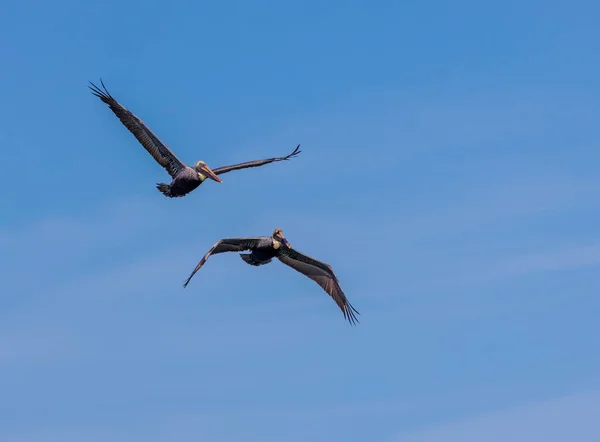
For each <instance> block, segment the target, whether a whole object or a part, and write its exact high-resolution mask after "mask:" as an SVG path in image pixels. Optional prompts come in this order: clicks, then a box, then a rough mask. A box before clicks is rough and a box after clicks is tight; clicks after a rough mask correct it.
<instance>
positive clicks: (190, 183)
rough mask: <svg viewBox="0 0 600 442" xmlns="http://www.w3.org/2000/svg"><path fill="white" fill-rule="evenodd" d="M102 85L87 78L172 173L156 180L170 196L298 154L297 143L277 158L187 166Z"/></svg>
mask: <svg viewBox="0 0 600 442" xmlns="http://www.w3.org/2000/svg"><path fill="white" fill-rule="evenodd" d="M100 83H101V84H102V89H100V88H99V87H98V86H96V85H95V84H94V83H92V82H90V86H88V87H89V88H90V89H91V90H92V93H93V94H94V95H95V96H96V97H98V98H100V100H102V101H103V102H104V103H106V104H107V105H108V107H110V109H111V110H112V111H113V113H114V114H115V115H116V116H117V117H118V118H119V120H121V123H123V125H124V126H125V127H126V128H127V129H128V130H129V131H130V132H131V133H132V134H133V136H135V138H136V139H137V140H138V141H139V143H140V144H141V145H142V146H144V148H145V149H146V150H147V151H148V153H150V155H152V157H153V158H154V159H155V160H156V162H157V163H158V164H160V165H161V166H162V167H163V168H165V170H166V171H167V172H168V173H169V175H171V178H172V181H171V184H165V183H157V185H156V188H157V189H158V190H159V191H160V192H161V193H163V195H165V196H167V197H169V198H176V197H183V196H185V195H187V194H188V193H190V192H191V191H193V190H194V189H196V188H197V187H198V186H200V184H202V183H203V182H204V180H206V179H207V178H210V179H211V180H214V181H216V182H218V183H221V182H222V180H221V178H219V175H222V174H224V173H227V172H231V171H232V170H239V169H246V168H249V167H258V166H264V165H265V164H269V163H273V162H276V161H284V160H289V159H290V158H292V157H295V156H296V155H298V154H299V153H300V152H301V151H300V150H299V149H300V145H299V144H298V146H296V149H294V151H293V152H292V153H290V154H289V155H286V156H284V157H277V158H268V159H264V160H255V161H248V162H245V163H240V164H233V165H231V166H223V167H218V168H216V169H211V168H210V167H208V166H207V165H206V163H205V162H204V161H197V162H196V164H195V165H194V167H191V166H188V165H187V164H185V163H183V162H181V160H180V159H179V158H177V156H176V155H175V154H174V153H173V151H171V149H169V148H168V147H167V145H166V144H164V143H163V142H162V141H160V139H159V138H158V137H157V136H156V135H154V133H152V131H151V130H150V129H149V128H148V126H146V125H145V124H144V122H143V121H142V120H141V119H139V118H138V117H137V116H135V115H134V114H133V113H132V112H131V111H130V110H129V109H127V108H126V107H125V106H123V105H122V104H120V103H119V102H118V101H117V100H115V99H114V98H113V97H112V95H111V94H110V93H109V92H108V90H107V89H106V86H104V82H103V81H102V80H100Z"/></svg>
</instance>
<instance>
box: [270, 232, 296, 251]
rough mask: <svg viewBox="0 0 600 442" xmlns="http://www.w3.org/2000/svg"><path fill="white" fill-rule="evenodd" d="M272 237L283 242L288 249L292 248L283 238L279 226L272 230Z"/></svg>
mask: <svg viewBox="0 0 600 442" xmlns="http://www.w3.org/2000/svg"><path fill="white" fill-rule="evenodd" d="M273 239H274V240H275V241H277V242H279V243H281V244H283V245H284V246H286V247H287V248H288V249H291V248H292V246H291V245H290V243H289V242H288V240H287V239H285V235H284V234H283V231H282V230H281V229H280V228H277V229H275V230H273Z"/></svg>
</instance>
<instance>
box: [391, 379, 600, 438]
mask: <svg viewBox="0 0 600 442" xmlns="http://www.w3.org/2000/svg"><path fill="white" fill-rule="evenodd" d="M598 410H600V390H598V389H595V390H592V391H589V392H586V393H582V394H577V395H572V396H565V397H560V398H556V399H553V400H547V401H540V402H535V403H532V404H528V405H524V406H519V407H514V408H511V409H506V410H501V411H497V412H492V413H489V414H485V415H481V416H474V417H470V418H467V419H463V420H460V421H456V422H450V423H447V424H443V425H439V426H436V427H433V428H427V429H422V430H418V431H415V432H412V433H409V434H406V433H401V434H398V435H396V436H395V437H393V438H392V439H391V442H394V441H398V442H400V441H402V442H445V441H461V442H506V441H511V442H538V441H540V442H575V441H577V442H597V441H598V440H599V439H600V420H599V419H598Z"/></svg>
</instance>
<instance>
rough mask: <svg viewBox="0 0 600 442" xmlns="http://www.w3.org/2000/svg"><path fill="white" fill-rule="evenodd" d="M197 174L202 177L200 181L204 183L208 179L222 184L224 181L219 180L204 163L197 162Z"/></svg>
mask: <svg viewBox="0 0 600 442" xmlns="http://www.w3.org/2000/svg"><path fill="white" fill-rule="evenodd" d="M195 169H196V172H198V175H200V179H201V180H202V181H204V180H205V179H206V178H207V177H208V178H210V179H211V180H215V181H216V182H217V183H222V182H223V181H222V180H221V178H219V177H218V176H217V175H216V174H215V173H214V172H213V171H212V170H210V167H208V166H207V165H206V163H205V162H204V161H197V162H196V166H195Z"/></svg>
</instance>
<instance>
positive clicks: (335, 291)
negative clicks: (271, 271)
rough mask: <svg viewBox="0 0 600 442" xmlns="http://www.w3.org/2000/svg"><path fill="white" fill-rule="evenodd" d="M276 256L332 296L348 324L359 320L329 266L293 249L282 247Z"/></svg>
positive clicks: (356, 312)
mask: <svg viewBox="0 0 600 442" xmlns="http://www.w3.org/2000/svg"><path fill="white" fill-rule="evenodd" d="M277 258H279V260H280V261H281V262H282V263H284V264H286V265H288V266H290V267H291V268H293V269H294V270H297V271H298V272H300V273H303V274H304V275H306V276H308V277H309V278H310V279H312V280H313V281H315V282H316V283H317V284H319V285H320V286H321V288H323V290H325V291H326V292H327V293H328V294H329V296H331V297H332V298H333V300H334V301H335V303H336V304H337V305H338V307H339V308H340V309H341V310H342V312H343V313H344V318H346V319H347V320H348V321H349V322H350V324H354V323H356V322H359V321H358V319H357V318H356V314H360V313H358V311H357V310H356V309H355V308H354V307H352V305H351V304H350V302H348V299H347V298H346V295H344V292H343V290H342V288H341V287H340V283H339V281H338V279H337V277H336V276H335V273H334V272H333V269H332V268H331V266H329V265H328V264H325V263H323V262H321V261H317V260H316V259H314V258H311V257H310V256H307V255H304V254H302V253H300V252H298V251H296V250H294V249H287V248H282V249H281V250H280V253H279V255H278V256H277Z"/></svg>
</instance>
